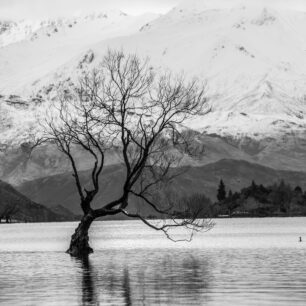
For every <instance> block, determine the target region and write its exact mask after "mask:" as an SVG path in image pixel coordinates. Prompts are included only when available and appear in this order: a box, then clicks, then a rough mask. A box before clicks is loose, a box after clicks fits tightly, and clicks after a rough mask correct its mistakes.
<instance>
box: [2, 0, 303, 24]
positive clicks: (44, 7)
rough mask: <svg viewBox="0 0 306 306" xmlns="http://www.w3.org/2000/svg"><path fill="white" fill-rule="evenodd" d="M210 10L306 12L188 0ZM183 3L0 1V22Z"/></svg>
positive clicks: (299, 4)
mask: <svg viewBox="0 0 306 306" xmlns="http://www.w3.org/2000/svg"><path fill="white" fill-rule="evenodd" d="M194 1H195V2H197V3H198V4H199V3H203V4H205V6H207V7H215V8H218V7H231V6H233V5H237V4H238V3H239V4H240V3H245V4H249V3H252V4H261V5H264V6H266V5H267V6H269V5H272V6H277V7H281V8H283V9H284V8H285V9H286V8H290V9H298V10H303V11H306V0H185V5H186V6H187V7H188V6H190V5H191V3H192V2H194ZM180 2H183V1H182V0H0V18H2V19H3V18H7V19H12V18H13V19H21V18H27V17H30V18H33V17H34V18H45V17H58V16H72V15H76V14H78V13H80V12H82V13H92V12H94V11H107V10H111V9H120V10H122V11H124V12H126V13H128V14H132V15H139V14H142V13H145V12H154V13H165V12H167V11H169V10H170V9H171V8H172V7H174V6H176V5H177V4H178V3H180Z"/></svg>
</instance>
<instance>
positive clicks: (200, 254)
mask: <svg viewBox="0 0 306 306" xmlns="http://www.w3.org/2000/svg"><path fill="white" fill-rule="evenodd" d="M216 223H217V224H216V227H215V228H214V229H213V230H212V231H210V232H208V233H201V234H198V235H196V237H195V238H194V240H193V241H192V242H191V243H172V242H170V241H168V240H166V239H165V238H164V237H163V236H162V235H161V234H160V233H158V232H155V231H153V230H151V229H149V228H147V227H145V226H144V225H143V224H141V223H139V222H96V223H95V225H94V226H93V228H92V231H91V233H90V236H91V244H92V246H93V247H94V249H95V253H94V254H92V255H91V256H90V258H89V260H83V261H81V260H76V259H73V258H71V257H70V256H68V255H67V254H65V253H64V251H65V249H66V248H67V246H68V243H69V238H70V235H71V234H72V233H73V231H74V228H75V226H76V224H75V223H53V224H12V225H4V224H1V225H0V304H1V305H286V306H290V305H303V306H304V305H306V218H284V219H278V218H265V219H223V220H217V221H216ZM176 234H177V235H183V234H184V233H183V232H179V233H176ZM299 236H302V237H304V242H302V243H300V242H298V238H299Z"/></svg>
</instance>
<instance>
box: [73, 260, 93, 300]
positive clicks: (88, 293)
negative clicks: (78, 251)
mask: <svg viewBox="0 0 306 306" xmlns="http://www.w3.org/2000/svg"><path fill="white" fill-rule="evenodd" d="M75 260H76V261H77V263H78V266H79V267H80V268H81V275H82V286H81V289H82V305H83V306H86V305H98V299H97V294H96V283H95V279H94V275H93V268H92V266H91V263H90V260H89V258H88V256H86V257H83V258H76V259H75Z"/></svg>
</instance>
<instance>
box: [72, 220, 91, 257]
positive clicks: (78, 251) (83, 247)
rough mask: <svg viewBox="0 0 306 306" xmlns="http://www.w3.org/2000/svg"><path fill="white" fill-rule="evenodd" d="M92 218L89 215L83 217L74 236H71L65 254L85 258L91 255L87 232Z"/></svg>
mask: <svg viewBox="0 0 306 306" xmlns="http://www.w3.org/2000/svg"><path fill="white" fill-rule="evenodd" d="M93 220H94V217H93V216H92V215H91V214H87V215H85V216H84V217H83V218H82V220H81V222H80V223H79V225H78V227H77V228H76V230H75V232H74V234H73V235H72V236H71V242H70V246H69V249H68V250H67V253H68V254H70V255H71V256H74V257H85V256H88V255H89V254H91V253H93V249H92V248H91V247H90V246H89V243H88V241H89V237H88V230H89V227H90V225H91V223H92V222H93Z"/></svg>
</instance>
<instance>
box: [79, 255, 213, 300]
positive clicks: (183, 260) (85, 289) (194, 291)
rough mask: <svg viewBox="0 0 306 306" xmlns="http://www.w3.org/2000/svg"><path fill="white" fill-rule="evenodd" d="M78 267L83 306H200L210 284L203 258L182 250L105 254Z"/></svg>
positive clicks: (92, 258)
mask: <svg viewBox="0 0 306 306" xmlns="http://www.w3.org/2000/svg"><path fill="white" fill-rule="evenodd" d="M78 266H79V267H81V270H82V271H81V274H82V280H81V283H82V285H81V288H82V293H81V296H82V304H83V305H84V306H85V305H161V304H162V305H200V304H203V302H205V300H206V297H207V291H208V288H209V286H210V284H211V282H212V281H213V280H212V276H211V273H210V271H209V268H210V265H209V262H208V261H207V260H206V259H205V256H195V255H193V254H191V253H189V252H184V251H182V250H181V251H175V250H171V251H167V252H166V251H148V250H146V251H144V250H143V251H142V250H138V251H126V252H120V251H107V250H106V251H104V252H101V253H95V254H93V255H92V256H91V257H90V260H89V259H88V258H86V259H82V260H81V261H80V264H79V265H78Z"/></svg>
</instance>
